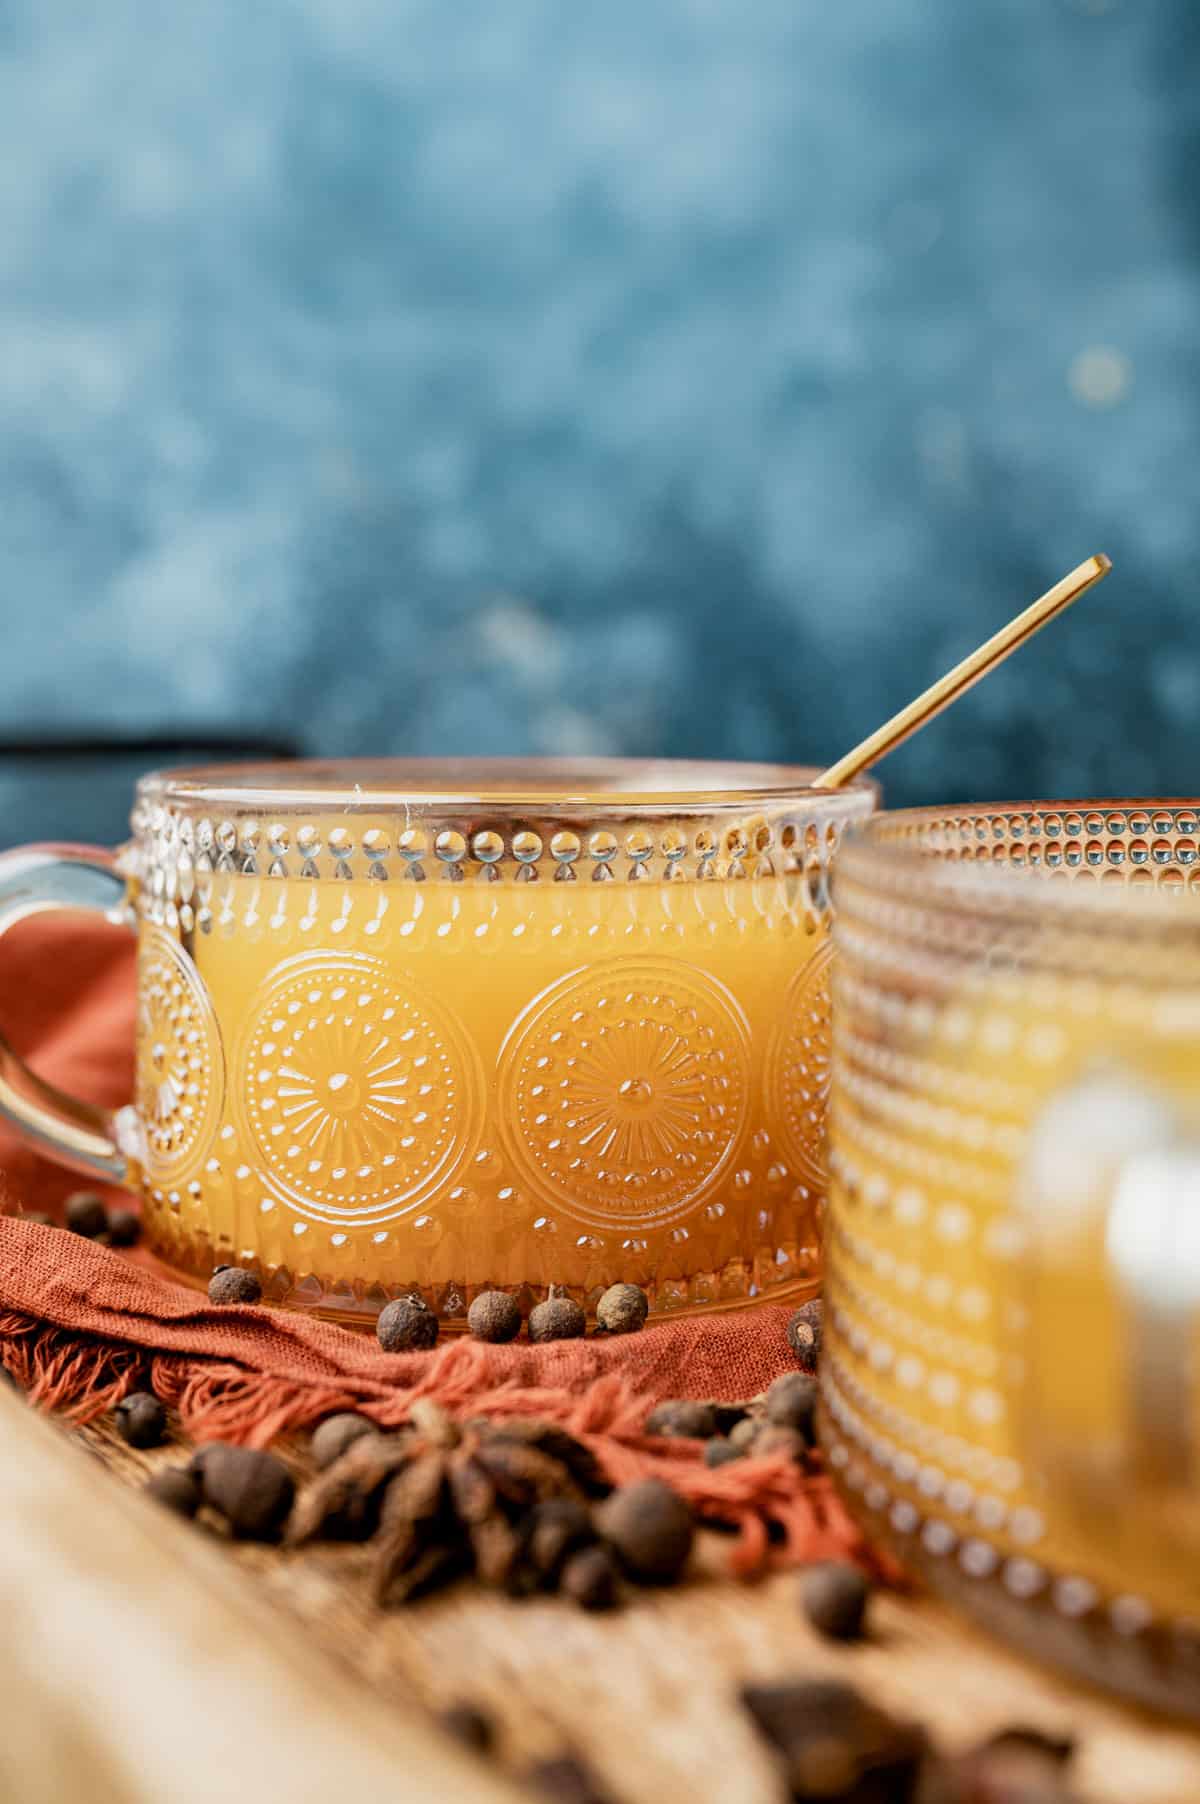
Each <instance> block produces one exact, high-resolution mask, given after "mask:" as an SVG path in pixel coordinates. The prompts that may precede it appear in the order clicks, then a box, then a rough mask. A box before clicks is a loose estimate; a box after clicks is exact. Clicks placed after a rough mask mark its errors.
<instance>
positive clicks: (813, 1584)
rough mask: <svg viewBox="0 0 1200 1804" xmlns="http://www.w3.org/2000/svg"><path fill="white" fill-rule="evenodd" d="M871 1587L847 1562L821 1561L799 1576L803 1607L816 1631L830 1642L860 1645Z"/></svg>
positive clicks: (861, 1574)
mask: <svg viewBox="0 0 1200 1804" xmlns="http://www.w3.org/2000/svg"><path fill="white" fill-rule="evenodd" d="M870 1595H871V1587H870V1585H869V1583H868V1581H867V1578H866V1575H865V1573H862V1572H860V1571H859V1569H858V1567H857V1566H852V1565H850V1563H849V1561H846V1560H822V1561H820V1562H819V1564H817V1565H815V1566H809V1567H808V1568H807V1569H806V1570H805V1571H804V1572H802V1573H801V1574H800V1603H801V1605H802V1607H803V1610H804V1614H805V1615H806V1616H807V1617H808V1620H809V1621H810V1622H811V1623H812V1625H813V1627H814V1629H816V1630H817V1631H818V1632H819V1633H820V1634H822V1635H826V1636H828V1637H829V1639H830V1640H831V1641H857V1640H858V1638H859V1636H860V1635H861V1634H862V1632H863V1622H864V1619H865V1617H866V1612H867V1602H868V1599H869V1598H870Z"/></svg>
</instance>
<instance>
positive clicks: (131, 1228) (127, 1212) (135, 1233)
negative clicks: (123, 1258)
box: [108, 1209, 142, 1247]
mask: <svg viewBox="0 0 1200 1804" xmlns="http://www.w3.org/2000/svg"><path fill="white" fill-rule="evenodd" d="M108 1238H109V1241H110V1243H111V1244H112V1245H113V1246H115V1247H135V1246H136V1245H137V1243H138V1241H139V1240H140V1239H141V1238H142V1218H141V1216H140V1215H139V1214H138V1212H137V1210H136V1209H110V1210H109V1212H108Z"/></svg>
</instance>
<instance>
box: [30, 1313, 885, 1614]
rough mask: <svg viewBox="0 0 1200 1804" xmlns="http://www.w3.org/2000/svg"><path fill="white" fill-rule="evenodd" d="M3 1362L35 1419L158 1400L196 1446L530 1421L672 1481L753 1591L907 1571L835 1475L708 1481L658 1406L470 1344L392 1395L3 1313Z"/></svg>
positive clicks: (612, 1380)
mask: <svg viewBox="0 0 1200 1804" xmlns="http://www.w3.org/2000/svg"><path fill="white" fill-rule="evenodd" d="M0 1358H2V1359H3V1363H4V1366H5V1368H6V1369H7V1370H8V1371H9V1372H10V1373H11V1374H12V1376H13V1377H14V1378H15V1379H16V1381H17V1383H18V1384H19V1385H20V1386H21V1388H22V1389H23V1390H24V1391H25V1393H26V1395H27V1397H28V1400H29V1402H30V1403H31V1404H32V1405H34V1406H35V1407H37V1408H40V1409H44V1410H47V1411H54V1412H56V1413H58V1414H62V1415H65V1416H67V1417H68V1418H69V1419H71V1420H72V1421H74V1422H76V1423H79V1424H83V1423H86V1422H90V1421H94V1420H95V1419H96V1418H97V1417H99V1416H102V1415H105V1414H107V1413H108V1412H109V1411H110V1410H111V1409H112V1408H113V1407H114V1406H115V1405H116V1404H117V1403H119V1402H120V1400H121V1398H122V1397H124V1396H126V1395H127V1394H128V1393H129V1392H130V1391H134V1390H143V1389H150V1390H153V1391H154V1393H155V1395H156V1396H158V1397H159V1398H160V1399H161V1400H162V1401H163V1402H164V1403H165V1404H167V1405H168V1406H170V1407H172V1408H174V1409H175V1410H176V1411H177V1412H178V1414H179V1418H180V1422H181V1424H182V1426H183V1428H184V1431H185V1432H186V1433H187V1434H188V1435H189V1436H190V1437H191V1438H192V1439H193V1440H196V1441H206V1440H207V1441H211V1440H224V1441H234V1442H238V1443H241V1444H243V1445H246V1446H265V1445H267V1444H268V1443H270V1442H271V1441H273V1440H275V1439H276V1437H277V1436H279V1435H284V1434H288V1433H291V1432H293V1431H295V1430H297V1429H302V1428H307V1427H311V1426H313V1425H315V1424H316V1423H317V1422H319V1421H321V1420H322V1419H323V1418H324V1417H325V1416H328V1415H331V1414H333V1413H334V1412H335V1411H338V1410H358V1411H359V1412H361V1413H362V1414H363V1415H366V1416H369V1417H370V1418H371V1419H372V1420H373V1421H374V1422H377V1423H378V1424H379V1426H380V1427H381V1428H394V1427H398V1426H399V1425H400V1424H401V1423H403V1422H404V1421H406V1420H407V1419H408V1413H409V1408H410V1406H411V1404H412V1403H414V1402H415V1401H416V1399H417V1398H418V1397H432V1398H435V1399H436V1400H437V1401H438V1402H439V1403H440V1404H442V1405H443V1407H444V1408H446V1409H447V1410H449V1411H450V1413H451V1414H462V1413H465V1412H468V1411H469V1413H471V1414H473V1415H504V1416H513V1415H526V1416H538V1417H540V1418H542V1419H544V1420H548V1421H553V1422H558V1423H560V1424H561V1425H562V1426H563V1427H564V1428H566V1429H569V1430H570V1432H571V1433H572V1434H574V1435H576V1436H577V1437H578V1438H579V1439H580V1440H581V1441H583V1442H584V1443H585V1444H586V1445H587V1446H588V1447H589V1448H590V1449H591V1450H592V1452H593V1453H594V1454H595V1456H596V1458H597V1460H598V1461H599V1462H600V1465H601V1468H602V1469H603V1471H604V1473H605V1475H606V1477H608V1478H609V1479H610V1480H611V1481H612V1483H613V1484H618V1485H623V1484H629V1483H630V1482H632V1481H633V1480H636V1479H639V1478H649V1477H657V1478H662V1479H664V1480H665V1481H666V1482H667V1483H668V1484H670V1485H671V1486H672V1488H673V1489H674V1490H676V1491H678V1492H679V1494H680V1495H681V1496H682V1497H684V1498H686V1500H687V1502H688V1503H689V1504H690V1505H691V1507H692V1508H693V1510H694V1511H695V1512H696V1514H697V1516H698V1517H700V1518H701V1519H704V1520H707V1521H709V1522H711V1523H712V1524H713V1525H714V1526H715V1525H721V1526H725V1527H729V1528H732V1529H734V1530H736V1534H737V1538H736V1541H735V1542H734V1544H733V1546H732V1549H731V1552H730V1568H731V1570H732V1571H733V1572H734V1573H735V1574H736V1575H737V1576H739V1577H743V1578H750V1577H754V1576H756V1575H757V1574H759V1573H761V1572H763V1571H764V1570H766V1569H767V1568H769V1567H771V1566H775V1565H802V1564H807V1563H809V1562H812V1561H815V1560H830V1559H836V1560H854V1561H856V1562H857V1563H858V1564H859V1565H861V1566H863V1567H864V1568H866V1569H867V1570H868V1571H870V1572H872V1573H873V1574H875V1575H876V1576H878V1577H880V1578H884V1579H886V1580H888V1581H890V1582H898V1579H899V1573H898V1570H897V1569H896V1568H895V1567H894V1566H893V1565H892V1563H891V1562H890V1561H889V1560H888V1559H887V1558H886V1556H884V1555H882V1554H881V1553H880V1552H879V1551H878V1550H876V1549H874V1548H872V1547H871V1546H870V1545H869V1544H868V1542H867V1541H866V1539H865V1538H864V1536H863V1535H862V1534H861V1532H860V1531H859V1529H858V1528H857V1527H856V1525H855V1523H854V1522H853V1520H852V1519H851V1517H850V1516H849V1515H848V1513H847V1511H846V1510H845V1508H844V1506H843V1504H842V1502H841V1499H840V1498H839V1497H838V1495H837V1493H836V1491H835V1490H834V1488H833V1485H832V1482H831V1480H830V1478H829V1476H828V1474H827V1473H825V1472H822V1471H817V1472H801V1471H800V1470H799V1469H798V1468H797V1467H796V1465H795V1464H794V1462H793V1461H792V1460H790V1459H789V1458H788V1457H787V1455H786V1454H774V1455H769V1456H767V1457H765V1458H762V1459H755V1458H753V1457H747V1458H744V1459H741V1460H736V1461H733V1462H731V1463H729V1464H727V1465H724V1466H720V1467H716V1468H710V1467H708V1466H706V1465H705V1464H704V1461H703V1443H702V1442H698V1441H688V1440H681V1439H667V1438H663V1437H661V1436H651V1435H647V1434H646V1433H645V1432H644V1425H645V1421H646V1416H647V1414H648V1413H649V1410H650V1409H651V1407H652V1405H653V1402H654V1399H653V1398H650V1397H648V1396H646V1395H645V1394H643V1393H641V1392H639V1391H638V1390H637V1389H636V1388H635V1387H634V1386H633V1385H632V1384H631V1383H630V1382H629V1380H628V1379H627V1378H625V1377H624V1376H622V1374H620V1373H618V1372H608V1373H605V1374H604V1375H603V1376H602V1377H599V1378H597V1379H595V1380H593V1381H592V1382H591V1383H589V1384H588V1386H587V1387H586V1388H585V1389H584V1390H582V1391H579V1392H574V1391H569V1390H565V1389H555V1388H546V1387H531V1386H528V1385H521V1384H519V1383H516V1382H512V1381H509V1382H506V1383H500V1384H497V1383H496V1382H495V1379H494V1376H493V1374H492V1373H491V1372H490V1371H489V1368H488V1359H487V1349H486V1348H485V1347H483V1346H482V1345H480V1344H479V1343H478V1342H474V1341H470V1340H465V1339H464V1340H461V1341H454V1342H450V1343H448V1344H447V1345H445V1346H443V1347H439V1348H438V1349H437V1350H436V1351H435V1352H433V1353H431V1354H430V1355H429V1358H428V1362H427V1365H426V1367H425V1370H424V1373H423V1376H422V1379H421V1382H420V1383H418V1384H416V1385H411V1386H408V1387H399V1386H396V1387H388V1386H385V1385H382V1384H379V1383H378V1382H376V1381H374V1380H370V1379H361V1380H355V1379H343V1380H341V1381H339V1382H338V1383H336V1384H326V1383H320V1382H316V1381H301V1380H296V1379H291V1378H281V1377H278V1376H275V1375H271V1374H267V1373H263V1372H256V1371H251V1370H249V1369H247V1368H246V1367H245V1366H241V1365H238V1364H237V1363H236V1362H235V1361H231V1360H223V1359H217V1358H205V1357H203V1356H200V1355H196V1354H185V1353H164V1352H149V1351H147V1350H146V1349H145V1348H141V1347H135V1346H130V1345H128V1344H121V1343H116V1342H111V1341H105V1340H102V1339H99V1338H97V1337H95V1336H89V1335H82V1334H78V1333H73V1332H71V1331H70V1330H68V1329H64V1328H61V1327H58V1326H56V1325H54V1324H52V1323H48V1322H44V1321H41V1320H39V1319H38V1318H37V1317H34V1316H30V1315H26V1314H23V1313H21V1312H20V1311H18V1310H13V1309H7V1310H3V1311H0Z"/></svg>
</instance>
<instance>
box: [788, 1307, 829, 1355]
mask: <svg viewBox="0 0 1200 1804" xmlns="http://www.w3.org/2000/svg"><path fill="white" fill-rule="evenodd" d="M821 1316H822V1309H821V1299H820V1297H817V1298H815V1299H814V1300H813V1302H811V1303H802V1304H801V1305H800V1307H799V1309H797V1311H796V1313H795V1315H794V1316H793V1317H792V1319H791V1321H790V1322H789V1323H788V1325H787V1337H788V1346H789V1347H790V1348H791V1349H792V1352H793V1353H794V1354H795V1355H796V1361H797V1364H798V1365H799V1367H800V1370H801V1371H802V1372H815V1371H816V1369H817V1367H818V1365H819V1364H820V1362H821Z"/></svg>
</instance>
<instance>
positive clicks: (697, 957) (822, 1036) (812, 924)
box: [0, 761, 876, 1325]
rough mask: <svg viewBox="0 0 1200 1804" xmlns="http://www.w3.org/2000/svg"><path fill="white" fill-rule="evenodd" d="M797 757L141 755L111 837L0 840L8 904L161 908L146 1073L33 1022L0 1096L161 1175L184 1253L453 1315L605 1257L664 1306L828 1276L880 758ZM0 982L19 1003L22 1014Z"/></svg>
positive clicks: (122, 1165)
mask: <svg viewBox="0 0 1200 1804" xmlns="http://www.w3.org/2000/svg"><path fill="white" fill-rule="evenodd" d="M814 774H815V772H813V771H809V770H804V769H795V768H783V767H774V766H740V765H730V766H720V765H709V764H688V763H663V764H648V763H647V764H637V763H632V762H621V761H599V762H595V763H590V764H587V765H580V766H561V765H556V764H552V763H538V762H531V763H526V764H512V765H507V766H500V765H494V764H491V763H488V762H471V761H467V762H463V763H457V764H446V763H436V764H434V763H430V764H424V763H420V762H417V763H395V762H392V763H389V762H383V763H361V764H356V763H342V764H315V763H310V764H303V763H301V764H289V765H278V766H261V767H236V766H232V767H228V768H225V769H220V768H213V769H208V770H196V771H173V772H166V773H163V774H156V775H152V776H148V777H146V778H144V779H143V780H142V782H141V783H140V784H139V786H138V793H137V801H136V806H135V809H134V813H133V835H132V838H131V840H130V842H129V843H128V844H127V845H126V846H125V847H124V848H123V849H122V850H121V851H120V852H119V853H118V854H115V855H114V854H110V853H108V852H100V851H92V850H87V849H80V848H66V849H64V848H55V847H51V848H40V849H39V848H32V849H26V850H25V851H21V852H12V853H8V854H5V855H3V856H2V857H0V928H2V927H4V926H7V925H10V924H11V923H12V921H13V920H14V919H16V918H18V917H19V916H20V915H22V914H25V913H28V912H30V911H32V910H37V909H45V908H58V907H62V908H85V909H99V910H102V911H104V912H106V913H108V914H110V915H111V914H116V915H117V916H119V917H120V918H123V919H126V920H128V922H129V923H130V925H131V926H133V927H134V929H135V931H136V933H137V937H138V1025H137V1094H136V1100H135V1101H134V1102H133V1103H132V1104H131V1105H130V1106H128V1107H127V1108H125V1109H123V1110H121V1111H119V1112H118V1114H117V1116H116V1117H112V1118H110V1117H104V1116H101V1115H100V1114H99V1113H97V1112H96V1111H94V1110H89V1109H87V1108H85V1107H84V1106H82V1105H80V1104H78V1103H72V1102H70V1101H68V1100H67V1099H65V1098H63V1097H62V1096H60V1095H58V1094H56V1093H52V1092H50V1091H48V1090H47V1089H46V1088H45V1087H44V1086H42V1085H40V1084H39V1083H38V1081H37V1080H36V1079H35V1078H34V1077H33V1075H32V1073H30V1072H28V1071H27V1070H26V1069H25V1068H24V1067H23V1066H22V1065H20V1063H19V1062H18V1061H17V1060H15V1059H14V1057H13V1055H12V1054H11V1052H8V1053H6V1054H5V1055H4V1056H3V1061H2V1063H0V1109H2V1110H3V1112H4V1113H5V1114H6V1115H7V1116H8V1117H9V1119H10V1120H12V1121H14V1122H15V1123H16V1124H17V1125H18V1126H19V1127H20V1128H22V1129H23V1130H24V1132H26V1133H27V1134H29V1135H31V1136H32V1137H34V1138H35V1139H37V1140H38V1141H39V1142H40V1143H41V1144H42V1145H43V1146H44V1147H46V1148H48V1149H49V1150H50V1151H51V1152H53V1153H56V1154H57V1155H58V1156H59V1157H61V1158H63V1159H65V1160H67V1161H68V1162H70V1163H72V1164H73V1165H75V1166H77V1167H78V1168H79V1169H81V1170H83V1171H86V1172H90V1173H92V1174H93V1175H100V1176H104V1177H106V1178H108V1179H110V1180H112V1181H115V1182H118V1183H126V1184H129V1185H130V1186H133V1187H136V1188H138V1189H140V1190H141V1193H142V1197H143V1204H144V1215H145V1226H146V1238H147V1240H148V1243H149V1245H150V1246H151V1247H152V1248H153V1249H154V1251H155V1252H156V1253H157V1254H159V1255H160V1256H161V1257H162V1258H163V1259H164V1260H165V1261H166V1262H167V1264H169V1265H170V1266H171V1267H172V1268H174V1269H175V1270H176V1271H178V1272H180V1273H182V1274H185V1275H190V1276H192V1277H193V1278H197V1279H201V1280H203V1279H205V1278H207V1276H208V1275H209V1273H210V1272H211V1270H212V1268H213V1266H214V1264H217V1263H221V1262H225V1263H235V1262H236V1263H243V1264H246V1265H248V1266H253V1267H254V1268H256V1269H257V1270H259V1271H260V1273H261V1275H262V1279H263V1283H264V1290H265V1294H266V1295H267V1297H268V1298H271V1299H273V1300H276V1301H279V1302H287V1303H291V1304H294V1305H298V1306H301V1307H308V1308H315V1309H319V1310H322V1311H326V1312H330V1313H333V1314H336V1315H341V1316H343V1317H347V1318H355V1317H363V1318H369V1317H370V1316H371V1315H373V1314H374V1313H376V1312H377V1311H378V1310H379V1309H380V1308H381V1307H382V1306H383V1304H384V1303H386V1302H387V1301H388V1299H389V1298H390V1297H392V1296H395V1295H397V1294H399V1293H401V1292H404V1291H411V1290H413V1289H414V1288H418V1287H419V1288H420V1290H421V1291H422V1292H423V1293H424V1294H425V1295H426V1297H427V1298H428V1300H429V1301H430V1302H431V1303H432V1304H433V1305H434V1306H435V1307H436V1308H437V1309H438V1310H439V1312H440V1313H441V1314H442V1316H443V1319H444V1320H445V1321H446V1322H447V1323H448V1324H449V1325H454V1324H456V1323H458V1322H461V1320H462V1318H463V1317H464V1315H465V1311H466V1309H467V1306H468V1304H469V1303H470V1301H471V1298H472V1297H473V1296H474V1295H475V1294H477V1292H478V1291H479V1290H481V1289H486V1288H489V1287H493V1286H499V1287H503V1288H506V1289H509V1290H511V1291H513V1292H515V1293H517V1294H519V1295H520V1296H521V1297H522V1299H523V1300H525V1301H531V1300H535V1299H536V1298H537V1297H538V1296H541V1295H545V1294H546V1292H547V1290H548V1287H549V1286H551V1285H562V1286H564V1287H566V1288H567V1289H568V1290H569V1291H570V1292H571V1293H572V1294H574V1295H576V1296H577V1297H579V1298H580V1299H581V1300H582V1301H584V1302H585V1303H586V1304H588V1305H591V1304H593V1303H594V1301H595V1299H596V1297H597V1296H598V1295H599V1293H600V1292H601V1291H602V1290H603V1289H604V1288H605V1287H606V1286H607V1285H608V1284H610V1283H612V1282H614V1281H616V1280H618V1279H626V1280H632V1281H635V1282H637V1283H639V1284H642V1285H644V1286H645V1287H646V1289H647V1291H648V1292H649V1294H650V1297H651V1303H652V1307H653V1308H654V1309H655V1310H656V1311H660V1312H661V1311H678V1310H699V1309H706V1308H713V1307H718V1308H720V1307H730V1306H734V1305H738V1304H743V1303H746V1302H749V1301H751V1300H753V1299H755V1298H758V1297H761V1296H768V1295H770V1296H779V1297H785V1296H788V1295H792V1294H804V1293H805V1291H807V1290H810V1289H812V1288H813V1287H814V1286H815V1284H816V1282H817V1279H818V1248H817V1238H818V1237H817V1212H818V1206H819V1204H820V1202H821V1200H822V1196H823V1189H824V1165H823V1131H824V1100H825V1086H826V1081H827V1074H828V1038H827V1037H828V989H827V985H828V964H829V958H830V945H829V935H828V919H829V891H828V873H829V864H830V859H831V857H832V855H833V853H834V850H835V848H836V846H837V844H838V842H839V839H840V837H841V835H842V832H843V830H844V829H845V828H846V826H847V825H848V824H850V823H852V822H854V821H858V820H861V819H863V818H864V817H865V816H866V815H868V814H869V813H870V812H871V810H872V809H873V807H874V803H875V796H876V791H875V788H874V786H873V785H872V784H870V783H868V782H860V783H857V784H854V785H852V786H848V787H847V788H846V789H845V790H842V791H838V792H824V791H817V790H814V789H813V788H811V786H810V782H811V778H812V777H813V775H814ZM2 1013H3V1001H2V999H0V1018H2Z"/></svg>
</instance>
